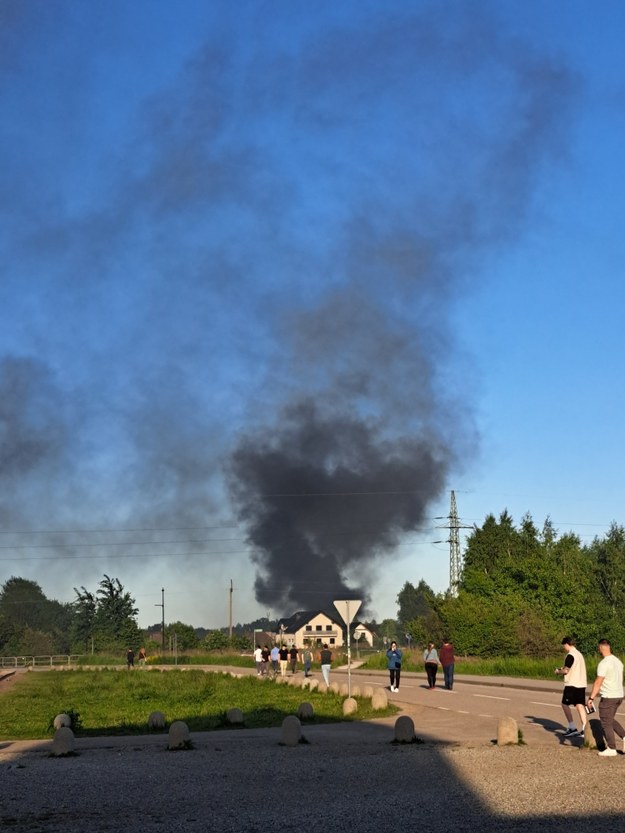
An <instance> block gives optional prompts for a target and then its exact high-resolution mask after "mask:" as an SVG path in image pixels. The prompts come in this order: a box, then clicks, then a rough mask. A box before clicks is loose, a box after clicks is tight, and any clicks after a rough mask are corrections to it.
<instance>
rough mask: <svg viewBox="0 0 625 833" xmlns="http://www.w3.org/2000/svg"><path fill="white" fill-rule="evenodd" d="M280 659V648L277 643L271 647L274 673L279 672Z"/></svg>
mask: <svg viewBox="0 0 625 833" xmlns="http://www.w3.org/2000/svg"><path fill="white" fill-rule="evenodd" d="M279 661H280V649H279V648H278V646H277V645H274V646H273V648H272V649H271V670H272V673H273V675H274V677H275V676H276V674H277V673H278V662H279Z"/></svg>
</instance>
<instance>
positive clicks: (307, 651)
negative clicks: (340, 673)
mask: <svg viewBox="0 0 625 833" xmlns="http://www.w3.org/2000/svg"><path fill="white" fill-rule="evenodd" d="M299 657H300V651H299V649H298V648H296V647H295V645H291V647H288V646H287V645H284V644H283V645H274V646H273V648H271V650H270V649H269V646H268V645H264V646H263V647H262V648H261V647H260V645H257V646H256V648H255V649H254V662H255V663H256V675H257V676H258V677H265V676H268V674H269V668H270V666H269V663H270V662H271V673H272V675H273V676H275V675H277V674H278V671H279V672H280V676H281V677H286V674H287V668H289V667H290V669H291V674H292V675H293V674H296V673H297V663H298V660H299ZM313 659H314V656H313V651H312V648H311V647H310V646H308V645H306V646H305V647H304V648H303V649H302V651H301V661H302V665H303V667H304V676H305V677H310V671H311V668H312V664H313ZM318 659H319V662H320V664H321V673H322V674H323V679H324V681H325V683H326V685H330V668H331V667H332V652H331V651H330V649H329V647H328V645H327V644H326V643H324V644H323V647H322V648H321V650H320V651H319V657H318Z"/></svg>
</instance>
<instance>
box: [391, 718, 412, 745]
mask: <svg viewBox="0 0 625 833" xmlns="http://www.w3.org/2000/svg"><path fill="white" fill-rule="evenodd" d="M415 740H416V735H415V731H414V721H413V719H412V718H411V717H408V715H407V714H402V715H401V716H400V717H398V718H397V720H396V721H395V741H396V743H414V741H415Z"/></svg>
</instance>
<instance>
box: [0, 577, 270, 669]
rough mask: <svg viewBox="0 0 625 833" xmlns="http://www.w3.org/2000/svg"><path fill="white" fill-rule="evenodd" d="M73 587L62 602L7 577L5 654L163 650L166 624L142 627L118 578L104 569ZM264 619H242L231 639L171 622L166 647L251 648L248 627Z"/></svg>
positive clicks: (2, 628) (2, 617)
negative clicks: (90, 583)
mask: <svg viewBox="0 0 625 833" xmlns="http://www.w3.org/2000/svg"><path fill="white" fill-rule="evenodd" d="M74 593H75V596H76V598H75V600H74V601H73V602H68V603H61V602H57V601H55V600H53V599H48V598H47V597H46V595H45V594H44V592H43V590H42V589H41V587H40V586H39V584H38V583H37V582H36V581H31V580H30V579H25V578H19V577H16V576H13V577H11V578H10V579H8V581H6V582H5V583H4V584H3V585H2V587H1V588H0V656H51V655H57V654H89V653H94V652H97V653H104V654H106V653H111V654H114V653H123V652H125V651H126V650H127V649H128V648H133V649H135V650H136V649H137V648H138V647H139V646H140V645H146V646H147V647H148V648H149V649H150V650H152V651H153V652H154V653H157V652H159V651H160V649H161V646H162V644H163V639H162V637H163V634H162V624H161V623H159V624H158V625H155V626H154V627H153V628H149V629H148V630H147V631H143V630H142V629H141V628H140V627H139V625H138V624H137V614H138V608H137V606H136V604H135V599H134V598H133V597H132V595H131V593H130V592H129V591H128V590H126V589H125V587H124V586H123V585H122V583H121V582H120V580H119V579H118V578H114V577H112V576H108V575H106V574H104V577H103V578H102V580H101V581H100V583H99V585H98V587H97V589H95V590H88V589H87V588H86V587H80V588H77V587H75V588H74ZM263 621H266V620H260V621H258V622H253V623H251V626H250V627H249V630H246V626H245V625H237V627H236V629H233V635H232V638H231V639H230V638H229V636H228V633H227V632H226V629H225V628H224V629H220V630H213V631H210V630H206V629H204V628H193V627H192V626H191V625H187V624H185V623H183V622H179V621H177V622H170V623H168V624H166V626H165V640H164V642H165V646H166V650H171V648H172V646H175V648H176V649H177V650H178V651H179V652H181V651H188V650H192V649H203V650H208V651H212V650H226V649H229V648H230V649H232V650H239V651H241V650H247V649H250V648H251V647H252V640H251V638H250V636H249V633H250V632H252V633H253V629H254V627H262V626H263V624H262V622H263ZM267 624H269V623H268V622H267ZM156 634H158V635H157V638H156V639H154V638H153V637H154V636H155V635H156Z"/></svg>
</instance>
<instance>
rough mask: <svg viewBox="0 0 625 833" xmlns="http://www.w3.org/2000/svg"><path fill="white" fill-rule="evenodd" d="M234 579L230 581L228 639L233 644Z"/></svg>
mask: <svg viewBox="0 0 625 833" xmlns="http://www.w3.org/2000/svg"><path fill="white" fill-rule="evenodd" d="M232 592H233V587H232V579H230V604H229V606H228V639H229V640H230V643H232Z"/></svg>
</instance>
